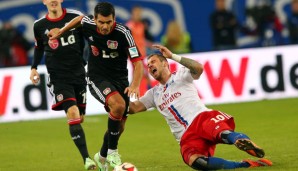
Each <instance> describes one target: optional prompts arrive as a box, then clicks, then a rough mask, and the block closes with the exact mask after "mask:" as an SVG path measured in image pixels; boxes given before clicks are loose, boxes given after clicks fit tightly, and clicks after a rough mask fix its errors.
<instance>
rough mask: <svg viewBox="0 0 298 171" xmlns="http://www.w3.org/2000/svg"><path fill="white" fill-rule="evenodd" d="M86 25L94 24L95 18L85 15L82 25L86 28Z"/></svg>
mask: <svg viewBox="0 0 298 171" xmlns="http://www.w3.org/2000/svg"><path fill="white" fill-rule="evenodd" d="M86 23H89V24H90V23H94V21H93V16H92V15H85V16H84V17H83V18H82V20H81V24H82V26H83V27H84V25H85V24H86Z"/></svg>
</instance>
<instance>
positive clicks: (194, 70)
mask: <svg viewBox="0 0 298 171" xmlns="http://www.w3.org/2000/svg"><path fill="white" fill-rule="evenodd" d="M153 47H155V48H157V49H159V51H160V52H161V53H162V55H163V56H164V57H166V58H169V59H172V60H174V61H176V62H179V63H180V64H181V65H183V66H185V67H186V68H188V69H189V70H190V73H191V75H192V77H193V78H194V79H195V80H197V79H199V78H200V76H201V74H202V73H203V65H202V64H200V63H199V62H197V61H195V60H193V59H189V58H186V57H181V56H179V55H176V54H173V53H172V52H171V51H170V50H169V49H168V48H166V47H164V46H161V45H153Z"/></svg>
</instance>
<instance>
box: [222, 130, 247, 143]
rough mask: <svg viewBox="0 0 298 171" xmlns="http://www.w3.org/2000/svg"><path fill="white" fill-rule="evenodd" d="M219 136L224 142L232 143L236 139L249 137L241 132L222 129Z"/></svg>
mask: <svg viewBox="0 0 298 171" xmlns="http://www.w3.org/2000/svg"><path fill="white" fill-rule="evenodd" d="M220 136H221V139H222V140H223V142H225V143H226V144H234V143H235V142H236V141H237V140H238V139H249V137H248V136H247V135H245V134H243V133H238V132H231V131H223V132H222V133H221V135H220Z"/></svg>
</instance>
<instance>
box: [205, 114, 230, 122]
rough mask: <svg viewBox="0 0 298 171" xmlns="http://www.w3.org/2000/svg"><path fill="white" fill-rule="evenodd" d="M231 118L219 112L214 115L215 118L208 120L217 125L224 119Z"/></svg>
mask: <svg viewBox="0 0 298 171" xmlns="http://www.w3.org/2000/svg"><path fill="white" fill-rule="evenodd" d="M230 118H231V116H230V115H228V114H226V113H223V112H220V114H219V115H216V116H215V118H211V119H210V120H212V121H214V122H215V123H218V122H220V121H223V120H225V119H230Z"/></svg>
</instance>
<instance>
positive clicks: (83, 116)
mask: <svg viewBox="0 0 298 171" xmlns="http://www.w3.org/2000/svg"><path fill="white" fill-rule="evenodd" d="M80 118H81V123H83V122H84V119H85V115H81V116H80Z"/></svg>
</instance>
